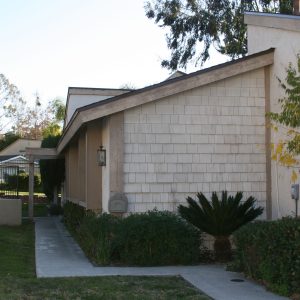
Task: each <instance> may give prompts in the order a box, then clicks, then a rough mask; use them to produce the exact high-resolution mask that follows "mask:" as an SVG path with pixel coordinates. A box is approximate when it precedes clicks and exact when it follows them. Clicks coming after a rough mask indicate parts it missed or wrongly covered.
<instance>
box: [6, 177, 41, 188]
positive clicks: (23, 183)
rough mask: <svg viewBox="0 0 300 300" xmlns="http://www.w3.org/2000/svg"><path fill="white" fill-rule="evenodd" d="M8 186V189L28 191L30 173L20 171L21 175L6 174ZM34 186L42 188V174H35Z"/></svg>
mask: <svg viewBox="0 0 300 300" xmlns="http://www.w3.org/2000/svg"><path fill="white" fill-rule="evenodd" d="M5 181H6V187H7V188H8V189H13V190H15V189H17V188H18V190H19V191H21V192H28V187H29V174H28V173H20V174H19V175H8V174H7V175H6V176H5ZM34 188H35V190H36V191H37V190H41V176H40V175H34Z"/></svg>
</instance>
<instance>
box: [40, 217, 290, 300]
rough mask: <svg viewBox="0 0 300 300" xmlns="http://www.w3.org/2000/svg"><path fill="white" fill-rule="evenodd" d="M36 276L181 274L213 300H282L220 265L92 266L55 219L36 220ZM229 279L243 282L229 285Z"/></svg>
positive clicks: (230, 282)
mask: <svg viewBox="0 0 300 300" xmlns="http://www.w3.org/2000/svg"><path fill="white" fill-rule="evenodd" d="M35 231H36V240H35V243H36V274H37V277H71V276H111V275H130V276H139V275H145V276H164V275H181V276H182V277H183V278H185V279H186V280H187V281H189V282H190V283H191V284H193V285H194V286H196V287H197V288H199V289H200V290H202V291H203V292H204V293H206V294H208V295H209V296H211V297H212V298H214V299H215V300H283V299H287V298H284V297H279V296H276V295H274V294H272V293H269V292H267V291H266V290H265V289H264V288H263V287H262V286H260V285H257V284H255V283H253V282H250V281H248V280H246V279H245V278H244V277H243V276H242V275H241V274H239V273H235V272H226V271H225V270H224V266H221V265H200V266H186V267H185V266H171V267H147V268H143V267H95V266H93V265H92V264H91V263H90V262H89V260H88V259H87V258H86V257H85V255H84V254H83V252H82V251H81V249H80V247H79V246H78V245H77V243H76V242H75V241H74V240H73V238H72V237H71V236H70V234H69V233H68V231H67V230H66V229H65V227H64V226H63V224H62V223H61V222H60V220H59V218H57V217H47V218H36V219H35ZM231 279H244V280H245V281H244V282H232V281H231Z"/></svg>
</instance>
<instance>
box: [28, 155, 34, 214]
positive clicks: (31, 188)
mask: <svg viewBox="0 0 300 300" xmlns="http://www.w3.org/2000/svg"><path fill="white" fill-rule="evenodd" d="M28 190H29V198H28V217H29V219H33V191H34V161H33V159H32V158H30V159H29V189H28Z"/></svg>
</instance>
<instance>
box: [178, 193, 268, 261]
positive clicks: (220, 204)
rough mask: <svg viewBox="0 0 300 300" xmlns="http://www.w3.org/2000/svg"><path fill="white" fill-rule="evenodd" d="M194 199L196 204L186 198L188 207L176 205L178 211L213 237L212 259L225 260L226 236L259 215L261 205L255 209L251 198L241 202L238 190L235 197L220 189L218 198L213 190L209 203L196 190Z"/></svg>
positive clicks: (227, 254)
mask: <svg viewBox="0 0 300 300" xmlns="http://www.w3.org/2000/svg"><path fill="white" fill-rule="evenodd" d="M197 198H198V202H199V203H197V202H196V201H195V200H194V199H192V198H191V197H188V198H187V199H186V200H187V202H188V207H186V206H183V205H180V206H179V207H178V212H179V214H180V215H181V217H182V218H184V219H186V220H187V221H188V222H189V223H191V224H193V225H194V226H195V227H197V228H199V229H200V230H202V231H204V232H206V233H208V234H210V235H212V236H213V237H214V238H215V242H214V250H215V257H216V260H218V261H228V260H229V259H230V258H231V243H230V241H229V236H230V235H231V234H232V233H233V232H234V231H236V230H237V229H239V228H240V227H241V226H243V225H244V224H247V223H249V222H251V221H252V220H254V219H256V218H257V217H258V216H259V215H261V214H262V213H263V208H262V207H257V208H255V202H256V200H255V198H253V197H249V198H248V199H247V200H246V201H245V202H243V203H241V200H242V198H243V193H241V192H238V193H236V195H235V197H233V196H229V197H228V196H227V192H226V191H223V192H222V199H221V200H219V198H218V195H217V193H216V192H213V193H212V197H211V202H209V201H208V200H207V199H206V197H205V196H204V195H203V194H202V193H198V194H197Z"/></svg>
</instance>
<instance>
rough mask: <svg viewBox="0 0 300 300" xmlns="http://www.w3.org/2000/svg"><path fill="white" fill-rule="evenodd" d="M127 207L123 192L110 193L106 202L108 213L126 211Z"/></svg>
mask: <svg viewBox="0 0 300 300" xmlns="http://www.w3.org/2000/svg"><path fill="white" fill-rule="evenodd" d="M127 207H128V199H127V197H126V196H125V194H124V193H112V195H111V196H110V198H109V202H108V210H109V212H110V213H126V212H127Z"/></svg>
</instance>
